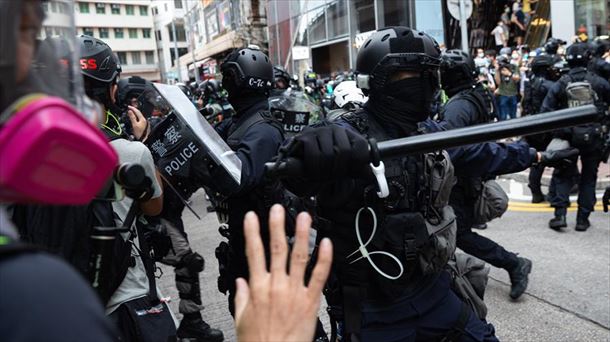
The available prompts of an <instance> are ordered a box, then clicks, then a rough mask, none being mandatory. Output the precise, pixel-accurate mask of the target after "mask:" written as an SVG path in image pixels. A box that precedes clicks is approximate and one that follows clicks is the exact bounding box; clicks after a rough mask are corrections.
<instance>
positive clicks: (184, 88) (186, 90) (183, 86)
mask: <svg viewBox="0 0 610 342" xmlns="http://www.w3.org/2000/svg"><path fill="white" fill-rule="evenodd" d="M176 86H177V87H178V88H180V90H182V92H183V93H184V95H186V96H187V97H188V98H189V99H190V98H192V97H193V93H192V92H191V88H189V86H187V85H186V84H184V83H176Z"/></svg>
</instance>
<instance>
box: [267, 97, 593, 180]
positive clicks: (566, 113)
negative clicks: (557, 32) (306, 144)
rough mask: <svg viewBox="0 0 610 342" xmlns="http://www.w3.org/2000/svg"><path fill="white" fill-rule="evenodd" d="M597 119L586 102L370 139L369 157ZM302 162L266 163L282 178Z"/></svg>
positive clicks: (375, 161) (374, 159) (299, 174)
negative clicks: (479, 122)
mask: <svg viewBox="0 0 610 342" xmlns="http://www.w3.org/2000/svg"><path fill="white" fill-rule="evenodd" d="M598 119H599V110H598V109H597V108H596V107H595V106H594V105H586V106H581V107H575V108H567V109H561V110H556V111H553V112H548V113H543V114H537V115H531V116H526V117H521V118H518V119H512V120H507V121H500V122H494V123H488V124H481V125H476V126H470V127H464V128H458V129H453V130H448V131H440V132H435V133H430V134H422V135H416V136H411V137H406V138H400V139H393V140H386V141H382V142H379V143H376V142H374V141H372V140H370V141H369V151H370V155H371V159H370V160H371V163H372V165H373V164H378V161H380V160H381V159H384V158H391V157H397V156H407V155H413V154H421V153H427V152H433V151H439V150H443V149H449V148H453V147H458V146H464V145H471V144H478V143H483V142H487V141H495V140H499V139H505V138H510V137H514V136H523V135H530V134H538V133H544V132H548V131H553V130H556V129H560V128H566V127H572V126H578V125H582V124H587V123H591V122H595V121H598ZM301 166H302V162H301V161H300V160H299V159H296V158H291V157H289V158H285V159H284V160H279V161H278V162H271V163H267V164H266V165H265V171H266V173H267V174H268V175H270V176H274V177H279V178H292V177H303V176H306V175H304V174H303V168H302V167H301ZM374 172H375V170H374ZM378 172H379V171H378ZM378 172H377V173H378Z"/></svg>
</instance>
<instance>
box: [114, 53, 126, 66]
mask: <svg viewBox="0 0 610 342" xmlns="http://www.w3.org/2000/svg"><path fill="white" fill-rule="evenodd" d="M116 55H117V57H118V58H119V63H121V64H123V65H125V64H127V52H122V51H120V52H117V53H116Z"/></svg>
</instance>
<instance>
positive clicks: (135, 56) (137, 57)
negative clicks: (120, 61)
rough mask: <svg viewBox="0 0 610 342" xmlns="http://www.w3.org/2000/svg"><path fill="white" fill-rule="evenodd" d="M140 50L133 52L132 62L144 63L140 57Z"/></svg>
mask: <svg viewBox="0 0 610 342" xmlns="http://www.w3.org/2000/svg"><path fill="white" fill-rule="evenodd" d="M140 57H141V56H140V51H132V52H131V62H132V63H131V64H142V59H141V58H140Z"/></svg>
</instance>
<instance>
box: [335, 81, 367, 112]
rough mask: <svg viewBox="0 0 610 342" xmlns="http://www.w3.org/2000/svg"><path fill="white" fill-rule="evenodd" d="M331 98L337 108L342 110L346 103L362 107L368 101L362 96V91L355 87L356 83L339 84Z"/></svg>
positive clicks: (344, 82) (345, 82)
mask: <svg viewBox="0 0 610 342" xmlns="http://www.w3.org/2000/svg"><path fill="white" fill-rule="evenodd" d="M333 98H334V99H333V101H334V102H335V104H336V105H337V107H338V108H343V107H344V106H345V105H346V104H348V103H352V104H356V105H359V106H362V105H363V104H364V103H365V102H366V101H367V100H368V97H366V96H364V94H363V93H362V90H361V89H360V88H358V87H357V86H356V81H343V82H341V83H339V84H338V85H337V86H336V87H335V89H334V90H333Z"/></svg>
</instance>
